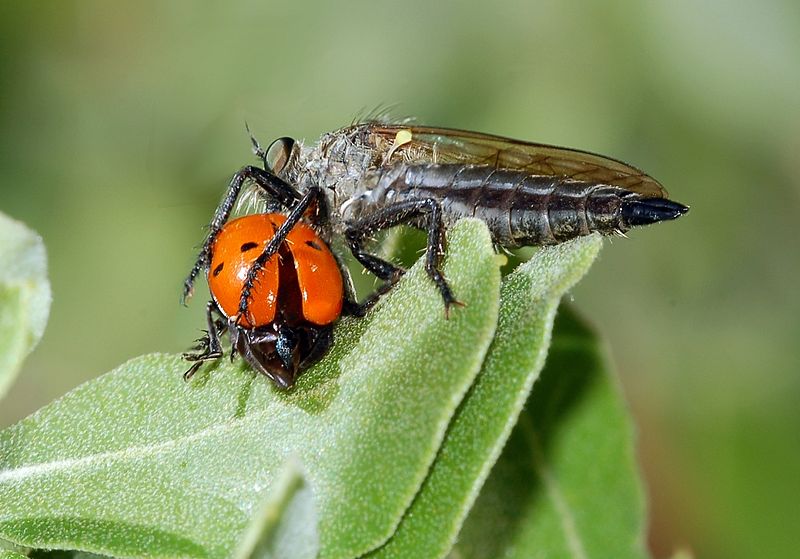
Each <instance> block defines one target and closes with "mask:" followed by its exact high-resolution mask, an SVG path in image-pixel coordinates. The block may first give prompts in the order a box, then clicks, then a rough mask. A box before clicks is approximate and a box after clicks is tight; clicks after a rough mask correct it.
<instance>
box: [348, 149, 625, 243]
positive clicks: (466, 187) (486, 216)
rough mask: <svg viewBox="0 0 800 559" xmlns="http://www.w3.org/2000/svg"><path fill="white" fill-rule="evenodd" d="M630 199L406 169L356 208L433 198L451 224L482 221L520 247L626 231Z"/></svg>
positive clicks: (598, 188) (565, 181)
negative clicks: (624, 210) (462, 220)
mask: <svg viewBox="0 0 800 559" xmlns="http://www.w3.org/2000/svg"><path fill="white" fill-rule="evenodd" d="M629 194H631V193H630V192H628V191H627V190H625V189H623V188H620V187H617V186H609V185H603V184H598V183H587V182H581V181H575V180H571V179H569V178H567V177H559V176H542V175H530V174H527V173H526V172H524V171H516V170H509V169H494V168H492V167H488V166H467V165H461V164H444V165H433V164H406V165H399V166H396V167H393V168H392V169H388V170H386V171H383V172H382V173H381V175H380V177H379V179H378V181H377V185H376V186H375V187H374V188H373V189H371V190H369V191H368V192H365V193H363V194H362V196H361V197H360V199H358V200H354V202H355V203H356V204H357V205H359V206H361V207H360V208H359V210H360V211H361V212H363V211H369V208H368V207H367V206H371V207H372V208H375V207H376V206H381V207H383V206H387V205H390V204H391V203H392V202H398V201H403V200H409V199H423V198H433V199H435V200H437V201H439V203H440V204H441V206H442V209H443V210H444V215H445V220H446V221H448V222H453V221H456V220H457V219H459V218H462V217H476V218H479V219H482V220H483V221H484V222H486V224H487V225H488V227H489V230H490V231H491V233H492V236H493V238H494V241H495V242H496V243H498V244H500V245H503V246H508V247H514V246H525V245H549V244H555V243H560V242H564V241H567V240H569V239H572V238H575V237H578V236H581V235H588V234H589V233H592V232H595V231H597V232H600V233H603V234H606V235H609V234H613V233H615V232H619V231H626V230H627V229H628V226H627V225H626V224H625V223H624V221H625V220H624V219H623V216H622V212H621V206H622V200H623V197H624V196H625V195H629ZM353 209H356V208H353ZM359 213H360V212H359Z"/></svg>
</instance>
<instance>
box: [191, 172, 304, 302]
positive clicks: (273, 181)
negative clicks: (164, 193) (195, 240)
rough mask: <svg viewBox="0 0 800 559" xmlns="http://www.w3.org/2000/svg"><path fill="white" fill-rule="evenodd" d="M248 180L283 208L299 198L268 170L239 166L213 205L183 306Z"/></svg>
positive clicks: (205, 265) (291, 204) (206, 263)
mask: <svg viewBox="0 0 800 559" xmlns="http://www.w3.org/2000/svg"><path fill="white" fill-rule="evenodd" d="M248 180H249V181H252V182H253V183H255V184H256V185H257V186H258V187H259V188H261V190H263V191H264V193H265V194H266V195H267V196H269V197H271V198H274V199H275V200H276V201H277V202H278V203H279V204H280V205H281V206H283V207H285V208H291V207H292V206H294V205H295V204H296V203H297V201H298V200H300V199H301V198H302V195H301V194H300V192H298V191H297V189H296V188H294V187H293V186H292V185H291V184H289V183H287V182H286V181H284V180H283V179H281V178H280V177H277V176H275V175H273V174H272V173H270V172H269V171H265V170H264V169H260V168H258V167H253V166H251V165H248V166H247V167H242V169H241V170H239V172H238V173H236V174H235V175H233V178H231V182H230V184H229V185H228V190H227V191H226V192H225V196H224V197H223V199H222V202H220V204H219V206H217V209H216V211H215V212H214V217H213V218H212V219H211V223H210V224H209V226H208V236H206V240H205V241H204V242H203V248H201V249H200V254H198V256H197V259H196V260H195V263H194V266H192V270H191V271H190V272H189V275H188V276H187V278H186V280H185V281H184V282H183V296H182V297H181V302H182V303H184V304H185V302H186V300H187V299H188V298H189V297H191V296H192V291H193V290H194V281H195V279H197V276H198V275H199V274H200V271H201V270H204V269H205V268H207V267H208V263H209V260H210V258H211V245H213V244H214V240H216V238H217V235H219V232H220V230H221V229H222V226H223V225H225V222H226V221H228V218H229V217H230V216H231V212H232V211H233V207H234V205H235V204H236V199H237V198H238V197H239V193H240V192H241V190H242V186H243V185H244V184H245V182H247V181H248Z"/></svg>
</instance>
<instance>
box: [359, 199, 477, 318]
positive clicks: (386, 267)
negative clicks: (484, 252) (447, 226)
mask: <svg viewBox="0 0 800 559" xmlns="http://www.w3.org/2000/svg"><path fill="white" fill-rule="evenodd" d="M416 218H424V219H425V220H426V225H425V230H426V231H427V233H428V246H427V251H426V254H425V271H426V272H427V273H428V276H429V277H430V278H431V279H432V280H433V282H434V283H435V284H436V287H437V288H438V289H439V293H441V295H442V299H444V306H445V314H446V315H448V316H449V312H450V306H451V305H462V306H463V303H461V302H459V301H458V300H456V298H455V297H454V296H453V292H452V290H451V289H450V286H449V285H448V283H447V280H446V279H445V278H444V276H443V275H442V272H441V270H440V269H439V268H440V265H441V260H442V256H443V255H444V242H445V238H444V223H443V221H442V208H441V206H440V205H439V202H437V201H436V200H434V199H433V198H425V199H422V200H407V201H404V202H397V203H395V204H392V205H390V206H386V207H385V208H383V209H381V210H380V211H378V212H375V213H374V214H372V215H370V216H367V217H364V218H362V219H359V220H356V221H354V222H351V223H349V224H348V228H347V231H346V232H345V237H346V239H347V243H348V245H349V246H350V250H351V251H352V252H353V256H355V257H356V259H357V260H358V261H359V262H361V263H362V264H363V265H364V267H365V268H367V269H368V270H369V271H370V272H372V273H374V274H375V275H376V276H378V277H379V278H381V279H383V280H385V281H386V282H387V283H388V282H396V281H397V279H398V278H399V277H400V275H402V273H403V270H402V268H398V267H397V266H395V265H394V264H391V263H390V262H387V261H385V260H383V259H381V258H378V257H377V256H373V255H371V254H368V253H366V252H365V251H364V249H363V243H364V241H365V240H366V239H367V238H369V237H370V236H371V235H373V234H375V233H377V232H378V231H381V230H383V229H388V228H390V227H394V226H396V225H401V224H403V223H408V224H410V225H414V226H416V225H415V224H414V223H413V221H414V220H415V219H416ZM389 287H391V285H389ZM387 290H388V288H387Z"/></svg>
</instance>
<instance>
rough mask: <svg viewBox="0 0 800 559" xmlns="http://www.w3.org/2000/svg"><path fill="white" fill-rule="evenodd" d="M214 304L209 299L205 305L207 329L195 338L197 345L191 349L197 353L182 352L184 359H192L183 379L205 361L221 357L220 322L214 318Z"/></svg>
mask: <svg viewBox="0 0 800 559" xmlns="http://www.w3.org/2000/svg"><path fill="white" fill-rule="evenodd" d="M216 308H217V307H216V305H215V304H214V302H213V301H209V302H208V305H207V306H206V324H207V328H208V330H207V331H206V335H205V336H203V337H202V338H200V339H199V340H197V345H195V346H194V347H193V348H192V349H193V350H195V351H197V353H191V352H187V353H184V354H183V358H184V359H185V360H186V361H193V362H194V363H192V366H191V367H189V370H188V371H186V372H185V373H183V380H187V381H188V380H189V379H190V378H192V376H193V375H194V374H195V373H196V372H197V370H198V369H199V368H200V367H201V366H202V365H203V363H205V362H206V361H214V360H215V359H219V358H220V357H222V344H221V343H220V341H219V332H220V324H221V323H220V322H219V321H217V320H216V319H215V318H214V311H215V310H216Z"/></svg>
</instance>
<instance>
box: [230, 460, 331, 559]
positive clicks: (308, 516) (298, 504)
mask: <svg viewBox="0 0 800 559" xmlns="http://www.w3.org/2000/svg"><path fill="white" fill-rule="evenodd" d="M318 554H319V533H318V530H317V513H316V508H315V505H314V494H313V492H312V491H311V487H310V486H309V485H308V484H307V483H306V481H305V479H304V477H303V473H302V471H301V468H300V466H299V465H298V464H297V462H296V461H294V460H291V461H289V463H288V464H287V465H286V466H285V467H284V469H283V471H282V472H281V473H280V474H279V476H278V479H277V481H276V482H275V483H274V484H273V487H272V488H271V490H270V492H269V493H268V494H267V495H266V496H265V498H264V500H263V503H261V504H260V505H259V506H258V508H257V509H256V512H255V515H254V516H253V519H252V521H251V522H250V526H248V528H247V530H245V533H244V537H243V538H242V541H241V542H240V544H239V548H238V549H237V551H236V554H235V555H234V556H233V559H315V558H316V557H317V555H318Z"/></svg>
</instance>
